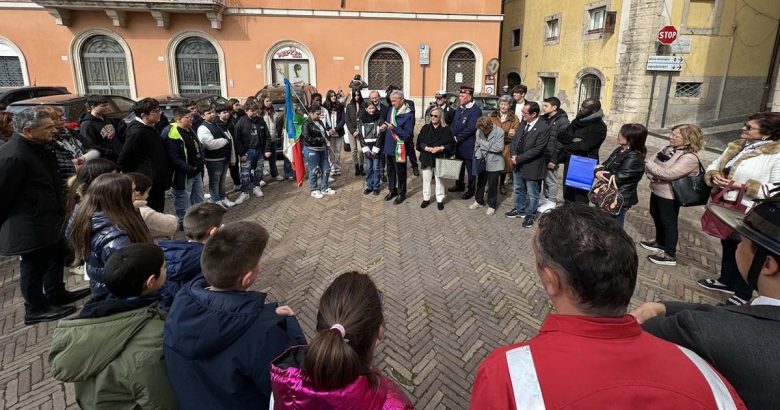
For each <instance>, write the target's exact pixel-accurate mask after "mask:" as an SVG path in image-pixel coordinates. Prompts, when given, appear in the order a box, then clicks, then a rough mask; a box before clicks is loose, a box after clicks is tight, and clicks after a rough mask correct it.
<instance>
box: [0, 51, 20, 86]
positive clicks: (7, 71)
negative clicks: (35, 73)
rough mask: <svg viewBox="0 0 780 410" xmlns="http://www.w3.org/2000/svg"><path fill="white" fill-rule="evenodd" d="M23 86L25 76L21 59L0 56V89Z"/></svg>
mask: <svg viewBox="0 0 780 410" xmlns="http://www.w3.org/2000/svg"><path fill="white" fill-rule="evenodd" d="M0 47H2V46H0ZM23 85H24V76H23V75H22V64H21V62H20V61H19V57H16V56H4V55H0V87H21V86H23Z"/></svg>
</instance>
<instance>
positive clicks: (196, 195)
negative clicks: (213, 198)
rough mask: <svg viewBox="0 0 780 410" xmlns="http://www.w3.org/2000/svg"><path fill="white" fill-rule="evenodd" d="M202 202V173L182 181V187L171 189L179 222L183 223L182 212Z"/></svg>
mask: <svg viewBox="0 0 780 410" xmlns="http://www.w3.org/2000/svg"><path fill="white" fill-rule="evenodd" d="M201 202H203V174H200V173H199V174H198V175H195V176H194V177H192V178H187V180H186V181H184V189H174V190H173V209H175V210H176V217H177V218H178V219H179V223H180V224H181V223H184V214H185V213H187V209H189V208H190V207H191V206H193V205H195V204H199V203H201Z"/></svg>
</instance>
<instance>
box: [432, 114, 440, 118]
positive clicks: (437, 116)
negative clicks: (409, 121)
mask: <svg viewBox="0 0 780 410" xmlns="http://www.w3.org/2000/svg"><path fill="white" fill-rule="evenodd" d="M431 118H439V114H431Z"/></svg>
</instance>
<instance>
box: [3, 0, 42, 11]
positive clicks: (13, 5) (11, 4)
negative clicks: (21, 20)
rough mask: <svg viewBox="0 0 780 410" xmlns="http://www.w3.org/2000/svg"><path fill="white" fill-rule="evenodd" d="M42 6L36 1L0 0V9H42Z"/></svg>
mask: <svg viewBox="0 0 780 410" xmlns="http://www.w3.org/2000/svg"><path fill="white" fill-rule="evenodd" d="M42 8H43V7H42V6H39V5H37V4H35V3H28V2H23V1H8V2H0V9H42Z"/></svg>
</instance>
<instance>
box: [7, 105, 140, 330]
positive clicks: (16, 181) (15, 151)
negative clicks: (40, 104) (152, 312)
mask: <svg viewBox="0 0 780 410" xmlns="http://www.w3.org/2000/svg"><path fill="white" fill-rule="evenodd" d="M14 123H15V127H16V133H15V134H13V136H12V137H11V139H10V140H9V141H8V142H7V143H5V144H4V145H3V146H2V147H0V192H2V193H3V195H2V196H0V254H2V255H6V256H10V255H20V262H19V272H20V279H19V286H20V287H21V290H22V297H23V298H24V310H25V314H24V323H25V324H27V325H31V324H34V323H39V322H47V321H52V320H57V319H60V318H62V317H65V316H68V315H70V314H71V313H73V312H75V311H76V309H75V308H74V307H72V306H67V307H62V306H63V305H68V304H70V303H72V302H75V301H77V300H79V299H82V298H84V297H86V296H88V295H89V293H90V291H89V289H83V290H80V291H76V292H68V291H67V290H65V284H64V283H63V281H62V274H63V270H64V261H65V243H64V238H63V234H62V227H63V223H64V221H65V207H64V200H63V199H64V194H63V188H64V187H63V184H62V179H60V177H59V175H58V174H57V157H56V156H55V154H54V151H53V149H52V147H51V145H50V143H51V141H52V140H53V138H54V136H55V135H56V133H57V129H56V127H55V125H54V120H53V119H52V118H51V115H50V114H49V113H48V111H46V110H44V109H42V108H28V109H25V110H24V111H22V112H20V113H18V114H15V115H14ZM129 200H130V198H128V201H129Z"/></svg>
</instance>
